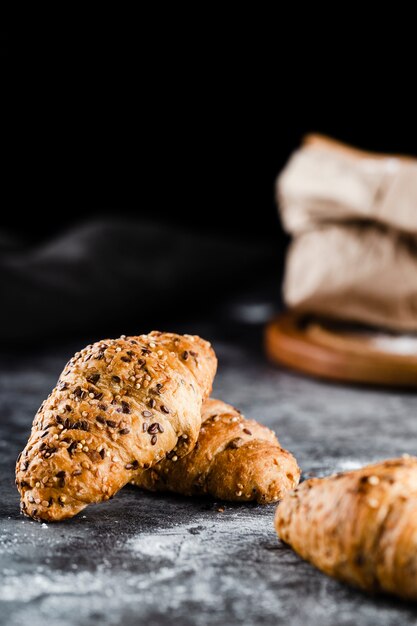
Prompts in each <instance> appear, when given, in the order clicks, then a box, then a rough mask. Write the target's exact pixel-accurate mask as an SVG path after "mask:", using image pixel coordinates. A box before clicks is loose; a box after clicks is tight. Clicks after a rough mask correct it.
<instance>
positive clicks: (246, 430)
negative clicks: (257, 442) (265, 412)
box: [243, 428, 252, 435]
mask: <svg viewBox="0 0 417 626" xmlns="http://www.w3.org/2000/svg"><path fill="white" fill-rule="evenodd" d="M243 432H244V433H246V434H247V435H251V434H252V432H251V431H250V430H249V428H244V429H243Z"/></svg>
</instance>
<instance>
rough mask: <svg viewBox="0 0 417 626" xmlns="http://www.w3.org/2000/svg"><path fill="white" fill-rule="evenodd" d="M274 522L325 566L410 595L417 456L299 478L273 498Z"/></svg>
mask: <svg viewBox="0 0 417 626" xmlns="http://www.w3.org/2000/svg"><path fill="white" fill-rule="evenodd" d="M275 526H276V530H277V532H278V534H279V536H280V537H281V539H282V540H283V541H285V542H286V543H288V544H290V546H291V547H292V548H293V549H294V550H295V551H296V552H298V554H299V555H300V556H302V557H303V558H304V559H306V560H308V561H310V562H311V563H313V564H314V565H315V566H316V567H318V568H319V569H321V570H322V571H323V572H325V573H326V574H329V575H330V576H335V577H336V578H338V579H340V580H342V581H344V582H346V583H349V584H351V585H355V586H357V587H361V588H362V589H365V590H367V591H371V592H388V593H393V594H396V595H398V596H401V597H402V598H407V599H409V600H417V458H415V457H410V458H401V459H393V460H390V461H384V462H382V463H378V464H376V465H369V466H367V467H364V468H362V469H360V470H357V471H353V472H347V473H345V474H339V475H336V476H330V477H329V478H323V479H318V478H312V479H311V480H307V481H306V482H304V483H302V484H301V485H300V486H299V487H298V488H297V489H296V490H295V491H293V492H291V493H289V494H288V495H287V496H286V497H285V498H284V499H283V501H282V502H281V503H280V505H279V506H278V509H277V513H276V518H275Z"/></svg>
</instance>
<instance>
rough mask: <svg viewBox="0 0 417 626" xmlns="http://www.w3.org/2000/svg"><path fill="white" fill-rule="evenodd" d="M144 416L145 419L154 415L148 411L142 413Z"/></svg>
mask: <svg viewBox="0 0 417 626" xmlns="http://www.w3.org/2000/svg"><path fill="white" fill-rule="evenodd" d="M142 415H143V417H152V413H151V412H150V411H148V410H146V409H145V411H142Z"/></svg>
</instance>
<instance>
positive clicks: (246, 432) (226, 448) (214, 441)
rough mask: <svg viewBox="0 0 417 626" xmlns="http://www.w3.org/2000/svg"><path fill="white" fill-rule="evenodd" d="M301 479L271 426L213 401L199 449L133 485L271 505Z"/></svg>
mask: <svg viewBox="0 0 417 626" xmlns="http://www.w3.org/2000/svg"><path fill="white" fill-rule="evenodd" d="M299 479H300V470H299V467H298V465H297V462H296V460H295V459H294V457H293V456H292V454H290V453H289V452H287V450H284V449H283V448H281V447H280V445H279V442H278V439H277V438H276V436H275V434H274V433H273V432H272V431H271V430H269V428H266V427H265V426H262V425H261V424H258V423H257V422H255V421H254V420H248V419H245V418H244V417H243V416H242V415H241V414H240V412H239V411H237V410H236V409H235V408H233V407H232V406H230V405H229V404H226V403H225V402H222V401H220V400H214V399H211V400H206V402H205V403H204V405H203V413H202V426H201V430H200V435H199V437H198V440H197V443H196V445H195V447H194V449H193V450H192V451H191V452H190V453H189V454H187V456H184V457H183V458H182V459H179V458H178V455H177V454H176V453H175V452H172V453H170V454H168V455H167V456H166V458H165V459H164V460H163V461H161V462H160V463H158V464H157V465H155V466H154V467H153V468H152V469H149V470H144V471H143V470H142V471H138V472H137V475H136V476H135V478H134V479H133V480H132V483H133V484H135V485H137V486H139V487H142V488H144V489H148V490H150V491H172V492H175V493H179V494H183V495H187V496H193V495H201V494H210V495H211V496H213V497H215V498H219V499H221V500H235V501H249V500H256V501H257V502H259V503H267V502H273V501H276V500H279V499H280V498H282V496H283V495H284V494H285V493H286V492H287V491H289V490H290V489H293V488H294V487H295V486H296V485H297V484H298V481H299Z"/></svg>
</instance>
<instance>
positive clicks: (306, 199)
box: [277, 136, 417, 331]
mask: <svg viewBox="0 0 417 626" xmlns="http://www.w3.org/2000/svg"><path fill="white" fill-rule="evenodd" d="M277 196H278V203H279V207H280V212H281V217H282V222H283V225H284V227H285V229H286V230H287V231H288V232H289V233H291V234H292V235H293V242H292V244H291V246H290V250H289V254H288V258H287V264H286V273H285V280H284V298H285V302H286V304H287V305H288V306H290V307H292V308H296V309H298V310H303V311H308V312H312V313H318V314H322V315H326V316H331V317H336V318H339V319H344V320H349V321H355V322H362V323H366V324H373V325H379V326H384V327H387V328H390V329H393V330H400V331H404V330H406V331H417V160H415V159H412V158H408V157H395V156H382V155H374V154H370V153H366V152H362V151H359V150H356V149H354V148H349V147H347V146H344V145H343V144H339V143H337V142H334V141H332V140H328V139H325V138H322V137H319V136H310V137H308V138H307V139H306V141H305V143H304V145H303V146H302V147H301V148H300V149H299V150H298V151H297V152H295V153H294V154H293V155H292V157H291V158H290V161H289V163H288V164H287V166H286V168H285V169H284V171H283V172H282V173H281V175H280V176H279V178H278V181H277Z"/></svg>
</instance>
